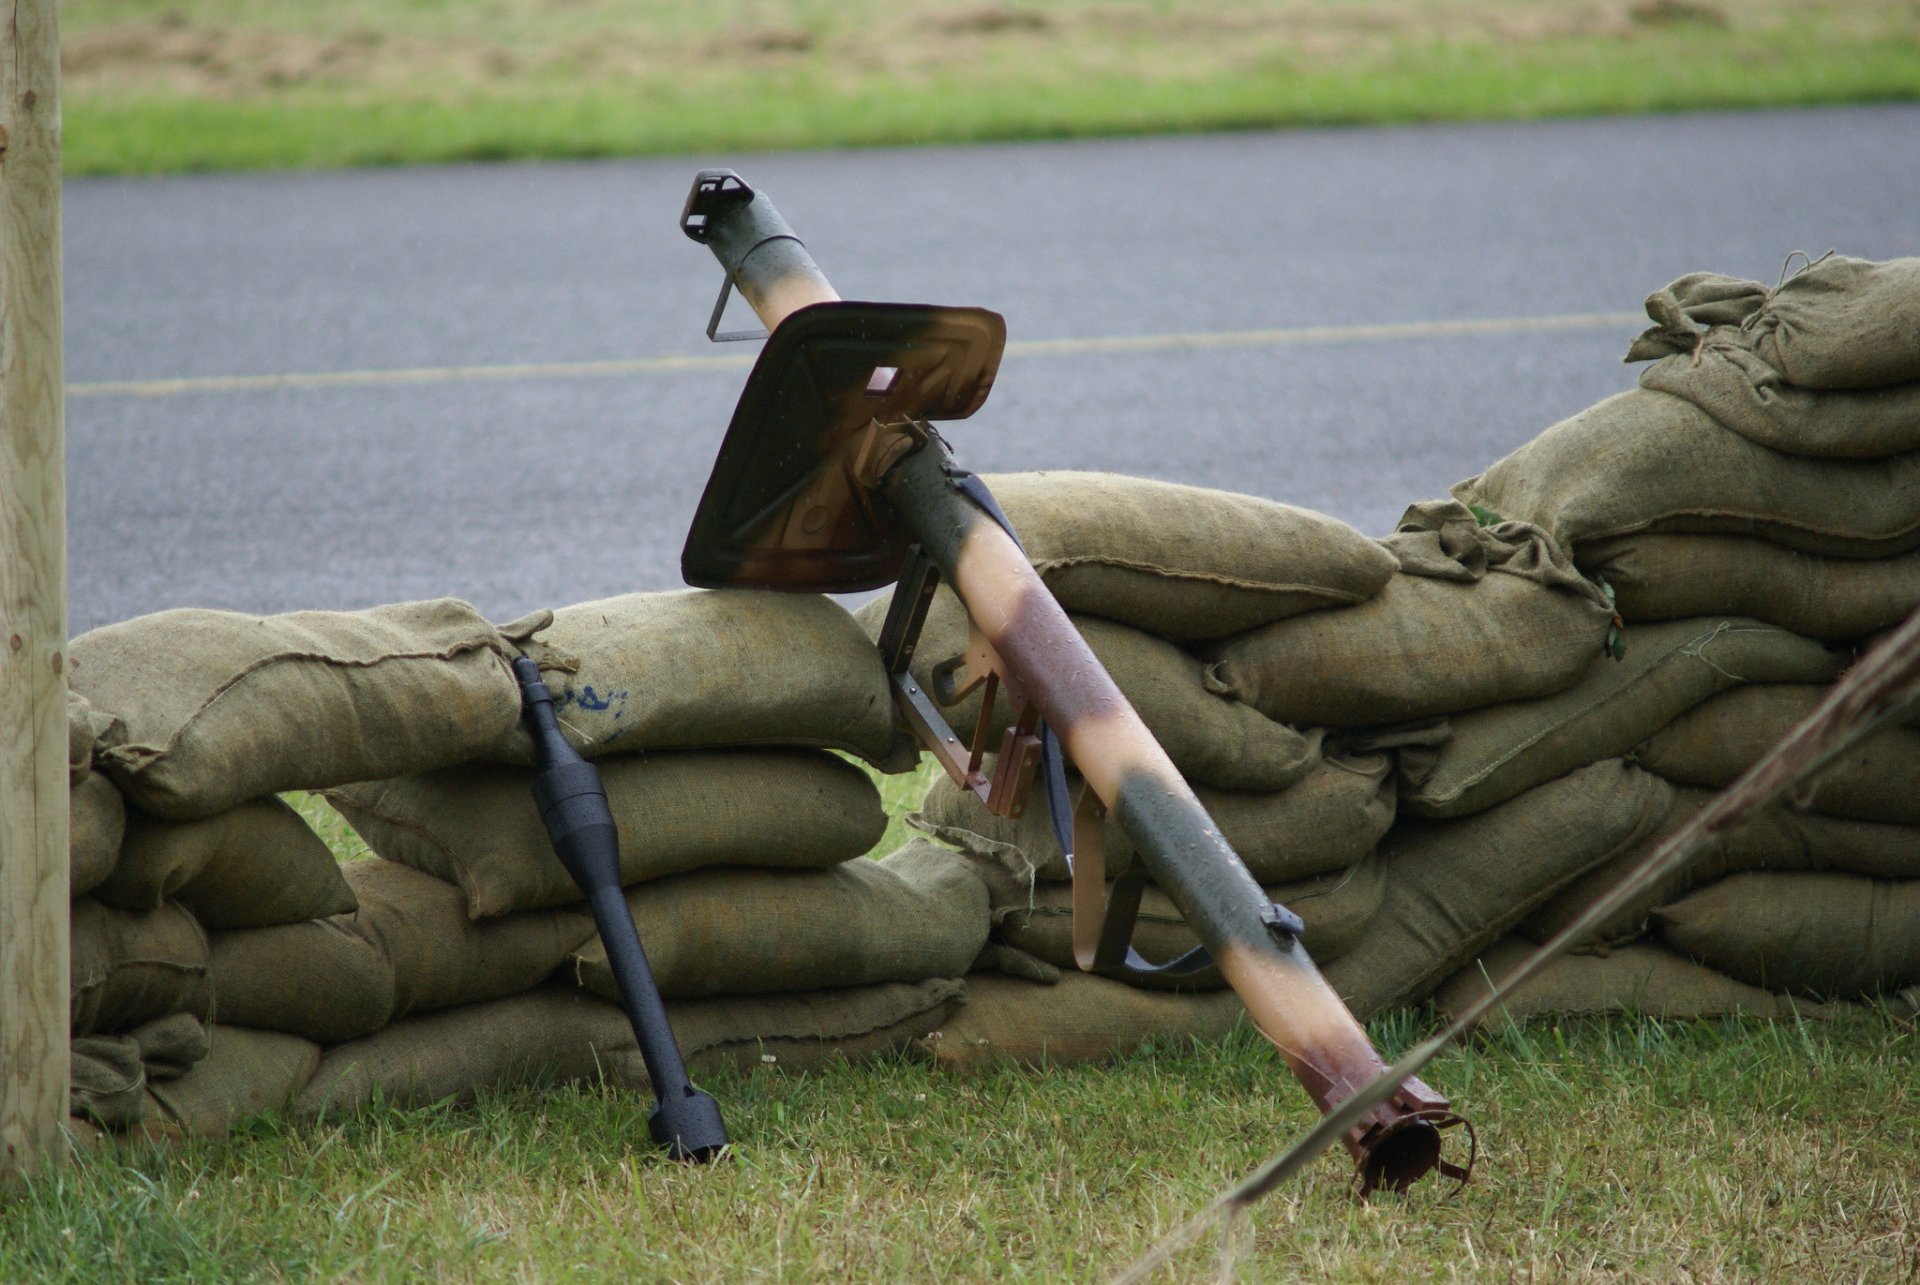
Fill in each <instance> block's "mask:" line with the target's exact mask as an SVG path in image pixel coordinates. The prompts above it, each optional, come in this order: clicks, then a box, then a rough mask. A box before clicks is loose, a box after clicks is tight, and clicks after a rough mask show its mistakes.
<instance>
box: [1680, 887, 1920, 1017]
mask: <svg viewBox="0 0 1920 1285" xmlns="http://www.w3.org/2000/svg"><path fill="white" fill-rule="evenodd" d="M1653 918H1654V922H1655V923H1656V924H1657V925H1658V926H1659V929H1660V935H1661V937H1662V938H1663V939H1665V941H1666V942H1667V943H1668V944H1669V945H1671V946H1673V947H1674V948H1675V949H1676V950H1683V951H1685V952H1686V953H1687V954H1689V955H1691V956H1693V957H1694V958H1695V959H1697V960H1699V961H1700V962H1701V963H1703V964H1707V965H1709V966H1711V967H1713V968H1717V969H1719V970H1720V971H1722V972H1724V973H1727V974H1729V975H1731V976H1733V977H1737V978H1739V979H1740V980H1741V981H1743V982H1749V983H1751V984H1753V985H1755V986H1764V987H1766V988H1768V989H1769V990H1786V991H1797V992H1803V993H1806V994H1809V995H1820V996H1827V997H1835V998H1848V997H1852V996H1859V995H1872V994H1875V993H1878V992H1881V991H1889V992H1890V991H1895V990H1898V989H1899V988H1900V987H1902V986H1909V985H1912V984H1913V983H1915V982H1920V880H1912V879H1905V880H1897V881H1896V880H1889V879H1867V878H1863V877H1861V876H1859V875H1846V874H1738V875H1729V876H1728V877H1727V878H1725V879H1722V880H1720V881H1719V882H1718V883H1713V884H1709V885H1708V886H1706V887H1704V888H1700V889H1697V890H1695V891H1694V892H1691V893H1688V894H1687V895H1686V896H1685V897H1683V898H1681V899H1680V900H1679V901H1677V902H1675V903H1673V904H1672V905H1670V906H1663V907H1661V908H1660V909H1659V910H1656V911H1655V912H1654V914H1653Z"/></svg>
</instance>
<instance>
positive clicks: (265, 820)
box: [95, 795, 354, 929]
mask: <svg viewBox="0 0 1920 1285" xmlns="http://www.w3.org/2000/svg"><path fill="white" fill-rule="evenodd" d="M95 895H97V896H98V897H99V898H100V900H101V901H103V902H105V903H106V904H107V905H109V906H116V907H118V908H120V909H122V910H151V909H153V908H154V907H156V906H158V905H160V904H161V903H162V902H163V901H173V902H177V903H178V904H180V905H182V906H184V907H186V908H187V909H188V910H190V911H192V912H193V916H194V918H196V919H198V920H199V921H200V922H201V924H203V925H204V926H206V927H208V928H216V929H217V928H263V927H266V926H268V925H271V924H291V923H298V922H300V921H301V920H305V919H324V918H326V917H327V916H328V915H338V914H344V913H346V912H348V911H351V910H352V909H353V908H354V900H353V892H352V890H351V889H350V888H348V887H347V882H346V880H345V879H344V878H342V877H341V874H340V865H339V863H338V862H337V861H335V860H334V858H333V852H332V850H331V849H329V848H328V847H327V845H326V843H325V842H324V841H323V840H322V839H321V838H320V836H318V835H316V834H315V833H314V832H313V831H312V830H311V829H310V828H308V826H307V823H306V821H305V820H304V819H302V818H301V816H300V814H299V813H298V812H295V811H294V810H293V809H292V808H291V807H288V806H287V805H286V804H285V803H284V802H282V801H281V800H280V799H278V798H276V797H274V796H272V795H268V796H267V797H265V798H259V799H248V800H247V801H246V802H244V803H240V804H237V805H235V806H234V807H232V808H229V809H227V810H226V811H225V812H221V813H217V814H215V815H214V816H210V817H205V818H202V819H201V820H198V821H186V822H172V821H162V820H159V819H158V818H156V817H149V816H145V815H143V814H142V813H140V812H138V811H135V812H134V813H133V814H132V815H131V816H129V817H128V818H127V832H126V838H125V839H124V841H123V842H122V845H121V849H120V860H119V863H118V864H117V865H115V866H114V868H113V872H112V874H111V875H109V876H108V878H107V879H106V880H105V881H104V882H103V883H101V885H100V888H99V890H98V892H97V893H96V894H95Z"/></svg>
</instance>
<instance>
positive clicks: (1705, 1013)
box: [1433, 937, 1859, 1028]
mask: <svg viewBox="0 0 1920 1285" xmlns="http://www.w3.org/2000/svg"><path fill="white" fill-rule="evenodd" d="M1533 949H1534V948H1533V944H1532V943H1531V942H1527V941H1522V940H1521V939H1519V938H1517V937H1509V938H1507V939H1505V940H1504V941H1500V942H1496V943H1495V944H1494V945H1493V946H1492V947H1490V948H1489V949H1488V950H1487V951H1486V953H1485V954H1483V955H1481V957H1480V958H1479V959H1476V960H1474V961H1473V962H1472V963H1470V964H1468V965H1467V966H1466V967H1465V968H1463V969H1461V970H1460V971H1459V972H1457V973H1455V974H1454V975H1453V976H1452V977H1450V978H1448V979H1447V980H1446V981H1445V982H1444V983H1442V984H1441V986H1440V989H1439V990H1437V991H1435V992H1434V995H1433V1002H1434V1006H1435V1007H1436V1008H1438V1009H1439V1010H1440V1012H1441V1013H1442V1014H1444V1015H1445V1016H1446V1018H1447V1019H1448V1020H1449V1021H1452V1020H1454V1019H1456V1018H1458V1017H1459V1016H1460V1014H1462V1013H1464V1012H1465V1011H1466V1010H1467V1008H1468V1006H1469V1005H1471V1004H1474V1003H1477V1002H1478V1001H1479V1000H1480V999H1481V998H1482V997H1484V996H1486V995H1488V994H1490V993H1491V992H1492V990H1493V988H1494V987H1496V986H1498V985H1499V984H1500V983H1501V982H1503V981H1505V980H1506V979H1507V977H1508V976H1510V975H1511V974H1512V973H1513V972H1514V970H1515V969H1516V968H1518V967H1519V966H1520V964H1521V962H1522V961H1523V960H1525V959H1526V957H1527V956H1528V955H1531V954H1532V953H1533ZM1858 1011H1859V1010H1854V1009H1850V1008H1849V1007H1848V1006H1846V1005H1839V1004H1816V1003H1813V1002H1811V1001H1809V1000H1804V999H1795V998H1794V997H1793V996H1790V995H1775V994H1773V993H1772V992H1770V991H1764V990H1761V989H1759V988H1758V987H1756V986H1749V985H1747V984H1746V983H1745V982H1739V981H1735V980H1734V979H1733V978H1731V977H1728V976H1727V975H1726V974H1725V973H1717V972H1715V971H1714V970H1713V969H1711V968H1708V967H1706V966H1705V965H1703V964H1696V963H1694V962H1693V961H1692V960H1691V959H1688V958H1687V957H1686V956H1685V955H1681V954H1677V953H1676V952H1674V951H1671V950H1668V949H1667V948H1665V947H1664V946H1660V945H1657V944H1654V943H1647V944H1645V945H1639V946H1623V947H1621V948H1620V949H1618V950H1614V951H1610V952H1608V953H1607V954H1605V955H1562V956H1561V957H1560V958H1558V959H1556V960H1554V961H1553V962H1552V963H1550V964H1548V965H1547V966H1546V967H1545V968H1543V969H1541V970H1540V971H1539V972H1538V973H1536V974H1534V976H1533V977H1531V978H1529V979H1528V980H1527V981H1526V982H1523V983H1522V984H1521V985H1520V986H1519V987H1518V988H1517V989H1516V990H1515V991H1514V992H1513V994H1511V995H1509V996H1507V998H1506V999H1504V1000H1502V1001H1501V1002H1500V1006H1499V1007H1498V1008H1496V1009H1494V1010H1493V1011H1492V1012H1491V1013H1489V1014H1488V1015H1487V1016H1486V1018H1484V1019H1483V1020H1482V1021H1481V1022H1480V1023H1479V1025H1480V1026H1481V1027H1483V1028H1484V1027H1498V1026H1501V1025H1503V1024H1506V1023H1509V1022H1510V1023H1513V1024H1516V1025H1517V1024H1519V1023H1522V1022H1525V1021H1527V1020H1529V1019H1531V1018H1535V1017H1546V1016H1556V1017H1562V1016H1564V1017H1581V1016H1609V1015H1612V1014H1618V1013H1627V1014H1633V1015H1637V1016H1641V1017H1670V1018H1701V1017H1732V1016H1739V1017H1759V1018H1769V1019H1790V1018H1802V1017H1804V1018H1811V1019H1814V1020H1831V1019H1835V1018H1840V1017H1845V1016H1849V1015H1851V1014H1853V1013H1855V1012H1858Z"/></svg>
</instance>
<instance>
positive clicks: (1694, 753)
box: [1636, 683, 1920, 825]
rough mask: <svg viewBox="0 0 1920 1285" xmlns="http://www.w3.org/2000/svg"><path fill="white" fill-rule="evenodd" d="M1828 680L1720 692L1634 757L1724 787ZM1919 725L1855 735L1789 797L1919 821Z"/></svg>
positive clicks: (1818, 806) (1688, 780)
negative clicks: (1855, 738) (1859, 737)
mask: <svg viewBox="0 0 1920 1285" xmlns="http://www.w3.org/2000/svg"><path fill="white" fill-rule="evenodd" d="M1826 695H1827V689H1826V688H1825V687H1819V686H1813V685H1809V684H1800V683H1769V684H1766V685H1763V686H1756V687H1739V688H1734V689H1733V690H1731V691H1727V692H1723V693H1721V694H1720V695H1718V696H1716V697H1714V698H1713V699H1712V700H1710V701H1706V702H1704V703H1703V704H1701V705H1699V706H1697V707H1695V708H1694V709H1692V710H1689V711H1688V712H1687V713H1685V714H1683V715H1682V716H1681V717H1679V718H1677V719H1675V720H1674V721H1673V722H1671V723H1669V724H1668V725H1667V726H1666V727H1664V728H1662V729H1660V730H1659V731H1658V732H1655V733H1654V734H1653V735H1652V736H1650V737H1649V738H1648V739H1647V742H1646V744H1644V745H1642V746H1641V747H1640V748H1639V750H1638V751H1637V754H1636V757H1637V758H1638V759H1639V761H1640V763H1641V765H1642V766H1643V767H1645V768H1646V769H1647V770H1648V771H1649V772H1657V773H1659V774H1660V775H1661V776H1664V777H1666V778H1667V779H1668V780H1670V781H1677V782H1679V783H1681V784H1684V785H1698V786H1705V787H1708V788H1711V789H1723V788H1725V787H1726V786H1728V785H1731V784H1732V783H1733V782H1734V781H1735V780H1736V779H1737V778H1738V777H1739V776H1740V774H1741V773H1743V772H1745V771H1746V770H1747V769H1748V768H1749V767H1751V766H1752V765H1753V764H1754V763H1755V762H1756V761H1757V760H1758V759H1759V758H1760V756H1761V755H1763V754H1765V753H1766V752H1767V751H1768V750H1770V749H1772V748H1773V747H1774V746H1775V745H1777V744H1779V743H1780V741H1781V740H1783V739H1784V738H1785V737H1786V735H1787V733H1788V732H1789V731H1791V730H1792V729H1793V727H1794V725H1795V724H1797V723H1798V722H1800V720H1801V719H1803V718H1805V717H1806V716H1807V714H1808V713H1809V712H1810V711H1811V710H1812V709H1813V708H1814V707H1815V706H1816V705H1818V704H1819V703H1820V702H1821V701H1822V700H1823V699H1825V698H1826ZM1916 785H1920V729H1915V728H1910V727H1888V728H1883V729H1882V730H1880V731H1878V732H1876V733H1874V734H1873V735H1872V736H1870V737H1868V738H1867V739H1865V740H1863V741H1859V742H1856V743H1855V744H1854V745H1853V746H1852V747H1851V748H1849V749H1848V750H1847V751H1846V752H1845V753H1843V754H1841V755H1839V756H1838V757H1837V758H1835V759H1834V761H1833V762H1832V763H1830V764H1829V765H1828V766H1827V767H1825V768H1823V769H1822V770H1821V771H1820V773H1819V775H1818V776H1816V777H1815V778H1814V779H1813V780H1812V781H1810V782H1805V783H1803V784H1802V785H1801V786H1800V787H1799V788H1798V789H1796V790H1795V792H1794V801H1795V802H1796V803H1797V804H1799V805H1801V806H1803V807H1807V808H1811V809H1813V810H1815V811H1818V812H1825V813H1829V814H1831V815H1833V816H1843V817H1853V818H1855V819H1857V820H1861V821H1884V822H1889V823H1892V824H1896V825H1920V789H1916V788H1915V787H1916Z"/></svg>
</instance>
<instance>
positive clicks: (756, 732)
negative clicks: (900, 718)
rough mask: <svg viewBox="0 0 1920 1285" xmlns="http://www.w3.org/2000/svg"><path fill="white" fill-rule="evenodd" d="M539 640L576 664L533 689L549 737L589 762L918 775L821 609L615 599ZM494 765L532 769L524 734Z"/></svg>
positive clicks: (870, 677)
mask: <svg viewBox="0 0 1920 1285" xmlns="http://www.w3.org/2000/svg"><path fill="white" fill-rule="evenodd" d="M540 640H541V642H542V643H544V644H546V645H547V646H549V647H551V648H552V649H554V651H556V652H558V653H561V654H564V655H567V656H569V657H571V658H574V659H577V661H578V666H579V667H578V669H577V671H575V672H572V673H564V672H550V673H548V674H546V675H545V678H546V681H547V686H548V688H549V689H550V690H551V691H552V692H553V698H554V712H555V713H556V714H557V715H558V716H559V719H560V727H561V730H562V731H563V732H565V734H566V736H567V739H568V740H570V741H572V742H573V744H574V745H575V747H576V748H578V749H579V750H580V752H581V753H583V754H585V755H586V756H587V757H589V758H597V757H599V756H600V755H602V754H619V753H633V752H637V751H641V750H669V749H671V750H685V749H716V748H722V747H731V746H786V745H799V746H818V747H824V748H827V749H839V750H845V751H847V752H848V753H850V754H856V755H858V756H860V757H861V758H863V759H865V760H867V761H868V762H869V763H872V764H874V765H875V766H878V767H880V768H882V769H884V770H887V771H904V770H907V769H909V768H911V767H913V766H914V765H915V763H917V762H918V761H919V758H918V751H917V749H916V748H915V747H914V745H913V742H912V740H911V738H910V737H909V736H908V734H907V733H906V732H905V731H904V730H903V729H901V728H899V727H898V726H897V724H896V722H895V719H894V713H893V696H892V692H891V689H890V688H889V687H888V684H887V675H886V668H885V666H883V665H882V664H881V663H880V656H879V653H878V652H876V651H875V650H874V648H873V645H872V643H871V642H870V641H869V640H868V639H867V638H866V637H865V636H864V635H863V634H862V633H861V631H860V628H859V627H858V626H857V625H856V624H854V622H853V621H852V620H851V619H850V618H849V617H848V615H847V612H846V609H845V608H843V607H841V606H840V604H838V603H837V602H835V601H833V599H831V598H826V597H821V596H819V595H817V594H802V593H775V592H772V591H762V590H752V589H728V590H726V591H724V592H709V591H707V590H704V589H691V590H681V591H678V592H674V593H635V594H627V595H625V596H623V597H618V598H606V599H602V600H600V601H598V602H583V603H580V604H579V605H578V606H573V607H562V608H560V609H559V610H558V611H555V612H554V613H553V624H552V626H551V627H549V628H547V629H546V630H544V631H542V633H541V635H540ZM494 752H495V755H496V756H497V757H499V758H501V759H502V760H504V761H506V762H511V763H529V762H531V761H532V757H531V756H532V746H531V744H530V743H529V742H528V740H527V737H526V733H525V732H524V731H522V730H515V731H514V732H513V734H512V735H511V736H510V737H509V738H508V739H507V740H506V741H505V742H504V743H503V744H501V745H498V746H495V747H494ZM369 775H372V774H369Z"/></svg>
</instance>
